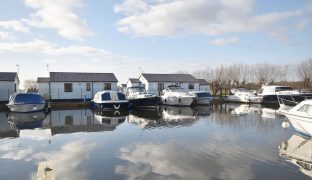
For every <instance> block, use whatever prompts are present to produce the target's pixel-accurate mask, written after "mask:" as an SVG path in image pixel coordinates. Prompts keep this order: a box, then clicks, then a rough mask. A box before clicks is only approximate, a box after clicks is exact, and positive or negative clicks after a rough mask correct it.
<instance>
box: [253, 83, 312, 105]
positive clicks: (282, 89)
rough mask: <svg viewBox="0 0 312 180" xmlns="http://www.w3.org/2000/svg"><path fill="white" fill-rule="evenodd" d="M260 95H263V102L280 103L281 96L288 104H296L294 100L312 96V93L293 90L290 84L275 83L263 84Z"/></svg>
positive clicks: (298, 100) (297, 100) (299, 100)
mask: <svg viewBox="0 0 312 180" xmlns="http://www.w3.org/2000/svg"><path fill="white" fill-rule="evenodd" d="M258 96H259V97H261V103H264V104H268V103H269V104H272V103H273V104H278V103H279V98H280V99H283V100H284V102H285V103H288V104H294V102H301V101H303V100H305V99H307V98H312V94H311V93H307V92H301V91H299V90H293V89H292V88H291V87H289V86H275V85H263V86H262V88H261V90H260V93H259V94H258Z"/></svg>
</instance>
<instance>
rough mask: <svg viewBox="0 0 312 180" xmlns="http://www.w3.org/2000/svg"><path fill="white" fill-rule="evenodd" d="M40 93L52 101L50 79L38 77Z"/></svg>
mask: <svg viewBox="0 0 312 180" xmlns="http://www.w3.org/2000/svg"><path fill="white" fill-rule="evenodd" d="M37 84H38V93H39V94H40V95H42V96H43V97H44V99H46V100H48V99H50V93H49V92H50V78H48V77H38V78H37Z"/></svg>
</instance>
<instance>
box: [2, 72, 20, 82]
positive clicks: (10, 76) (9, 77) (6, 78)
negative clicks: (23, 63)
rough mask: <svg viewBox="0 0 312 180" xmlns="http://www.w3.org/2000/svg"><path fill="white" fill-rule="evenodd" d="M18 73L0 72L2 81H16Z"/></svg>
mask: <svg viewBox="0 0 312 180" xmlns="http://www.w3.org/2000/svg"><path fill="white" fill-rule="evenodd" d="M16 76H17V73H16V72H0V81H15V78H16Z"/></svg>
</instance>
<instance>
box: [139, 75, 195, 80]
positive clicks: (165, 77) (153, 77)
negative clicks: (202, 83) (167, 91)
mask: <svg viewBox="0 0 312 180" xmlns="http://www.w3.org/2000/svg"><path fill="white" fill-rule="evenodd" d="M142 76H143V77H144V78H145V79H146V80H147V81H150V82H197V79H196V78H194V77H193V76H192V75H190V74H147V73H143V74H142Z"/></svg>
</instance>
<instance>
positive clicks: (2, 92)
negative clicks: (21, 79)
mask: <svg viewBox="0 0 312 180" xmlns="http://www.w3.org/2000/svg"><path fill="white" fill-rule="evenodd" d="M16 90H18V85H17V87H16ZM15 92H16V91H15V82H14V81H0V101H4V102H6V101H9V97H10V95H12V94H14V93H15Z"/></svg>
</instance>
